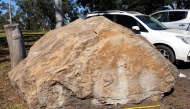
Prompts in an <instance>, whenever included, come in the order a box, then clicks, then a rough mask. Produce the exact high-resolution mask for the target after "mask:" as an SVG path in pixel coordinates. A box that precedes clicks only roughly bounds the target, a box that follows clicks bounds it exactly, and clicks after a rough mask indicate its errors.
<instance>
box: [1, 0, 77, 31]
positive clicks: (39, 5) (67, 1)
mask: <svg viewBox="0 0 190 109" xmlns="http://www.w3.org/2000/svg"><path fill="white" fill-rule="evenodd" d="M13 1H14V2H15V3H16V5H17V6H18V9H17V10H16V11H14V7H13V6H12V9H13V11H12V13H13V14H12V15H13V16H12V21H13V23H19V24H20V26H21V28H22V29H25V30H26V29H27V30H50V29H54V27H55V23H56V22H55V2H54V0H13ZM1 5H3V3H1V4H0V9H1V8H3V10H8V4H6V5H3V6H4V7H1ZM0 12H1V11H0ZM63 12H64V14H65V16H64V20H65V21H64V22H65V24H67V23H69V22H71V21H73V20H75V19H77V18H78V8H77V7H76V5H75V3H74V1H72V0H63ZM1 17H2V16H1ZM1 19H3V20H1V21H0V29H3V25H5V24H7V23H9V22H8V21H9V14H8V12H7V14H4V16H3V18H1ZM1 22H2V23H1Z"/></svg>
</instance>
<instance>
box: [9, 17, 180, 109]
mask: <svg viewBox="0 0 190 109" xmlns="http://www.w3.org/2000/svg"><path fill="white" fill-rule="evenodd" d="M175 74H177V69H176V67H175V66H173V65H172V64H171V63H170V62H169V61H168V60H166V59H165V58H164V57H163V56H162V55H161V54H160V53H159V51H157V50H156V49H155V47H154V46H152V45H151V44H150V43H147V41H144V40H142V39H141V38H140V37H139V36H137V35H135V34H134V33H133V32H132V31H131V30H130V29H128V28H125V27H123V26H121V25H119V24H116V23H114V22H111V21H110V20H108V19H106V18H104V17H93V18H89V19H87V20H82V19H78V20H76V21H74V22H72V23H70V24H68V25H67V26H64V27H61V28H58V29H55V30H52V31H50V32H48V33H47V34H46V35H44V36H43V37H42V38H41V39H40V40H39V41H37V42H36V43H35V44H34V45H33V46H32V48H31V49H30V51H29V54H28V56H27V58H26V59H24V60H23V61H22V62H21V63H20V64H19V65H18V66H17V67H15V68H14V69H13V70H11V71H10V72H9V78H10V82H11V84H12V85H13V86H14V88H15V89H16V90H17V91H18V92H19V94H20V96H21V97H22V98H23V99H24V100H25V101H26V102H27V105H28V107H29V108H31V109H39V108H48V109H50V108H64V107H66V106H68V105H69V104H68V103H71V101H72V102H73V103H74V101H75V102H80V101H81V103H82V101H84V100H87V101H89V102H90V103H91V104H92V105H102V104H127V103H140V102H142V101H143V100H146V99H151V100H159V99H160V98H162V96H163V94H164V93H165V92H168V91H170V90H171V88H172V87H173V86H174V83H175ZM71 99H72V100H71ZM69 101H70V102H69Z"/></svg>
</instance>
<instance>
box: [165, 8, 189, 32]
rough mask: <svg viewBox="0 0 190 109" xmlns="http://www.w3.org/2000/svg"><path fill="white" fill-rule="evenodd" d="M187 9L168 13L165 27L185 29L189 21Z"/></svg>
mask: <svg viewBox="0 0 190 109" xmlns="http://www.w3.org/2000/svg"><path fill="white" fill-rule="evenodd" d="M187 14H188V12H187V11H171V12H169V15H168V22H167V25H166V26H167V27H169V28H174V29H181V30H187V28H188V26H189V23H188V19H187Z"/></svg>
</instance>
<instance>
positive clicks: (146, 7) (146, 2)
mask: <svg viewBox="0 0 190 109" xmlns="http://www.w3.org/2000/svg"><path fill="white" fill-rule="evenodd" d="M172 2H173V0H122V4H126V5H128V9H127V10H131V11H137V12H141V13H144V14H150V13H152V12H155V11H158V10H162V9H164V5H165V4H171V3H172Z"/></svg>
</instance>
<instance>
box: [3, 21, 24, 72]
mask: <svg viewBox="0 0 190 109" xmlns="http://www.w3.org/2000/svg"><path fill="white" fill-rule="evenodd" d="M4 29H5V33H6V37H7V42H8V45H9V53H10V59H11V69H13V68H14V67H15V66H17V65H18V64H19V63H20V62H21V61H22V60H23V59H24V58H25V57H26V51H25V46H24V37H23V36H22V33H21V30H20V27H19V24H8V25H4Z"/></svg>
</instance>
